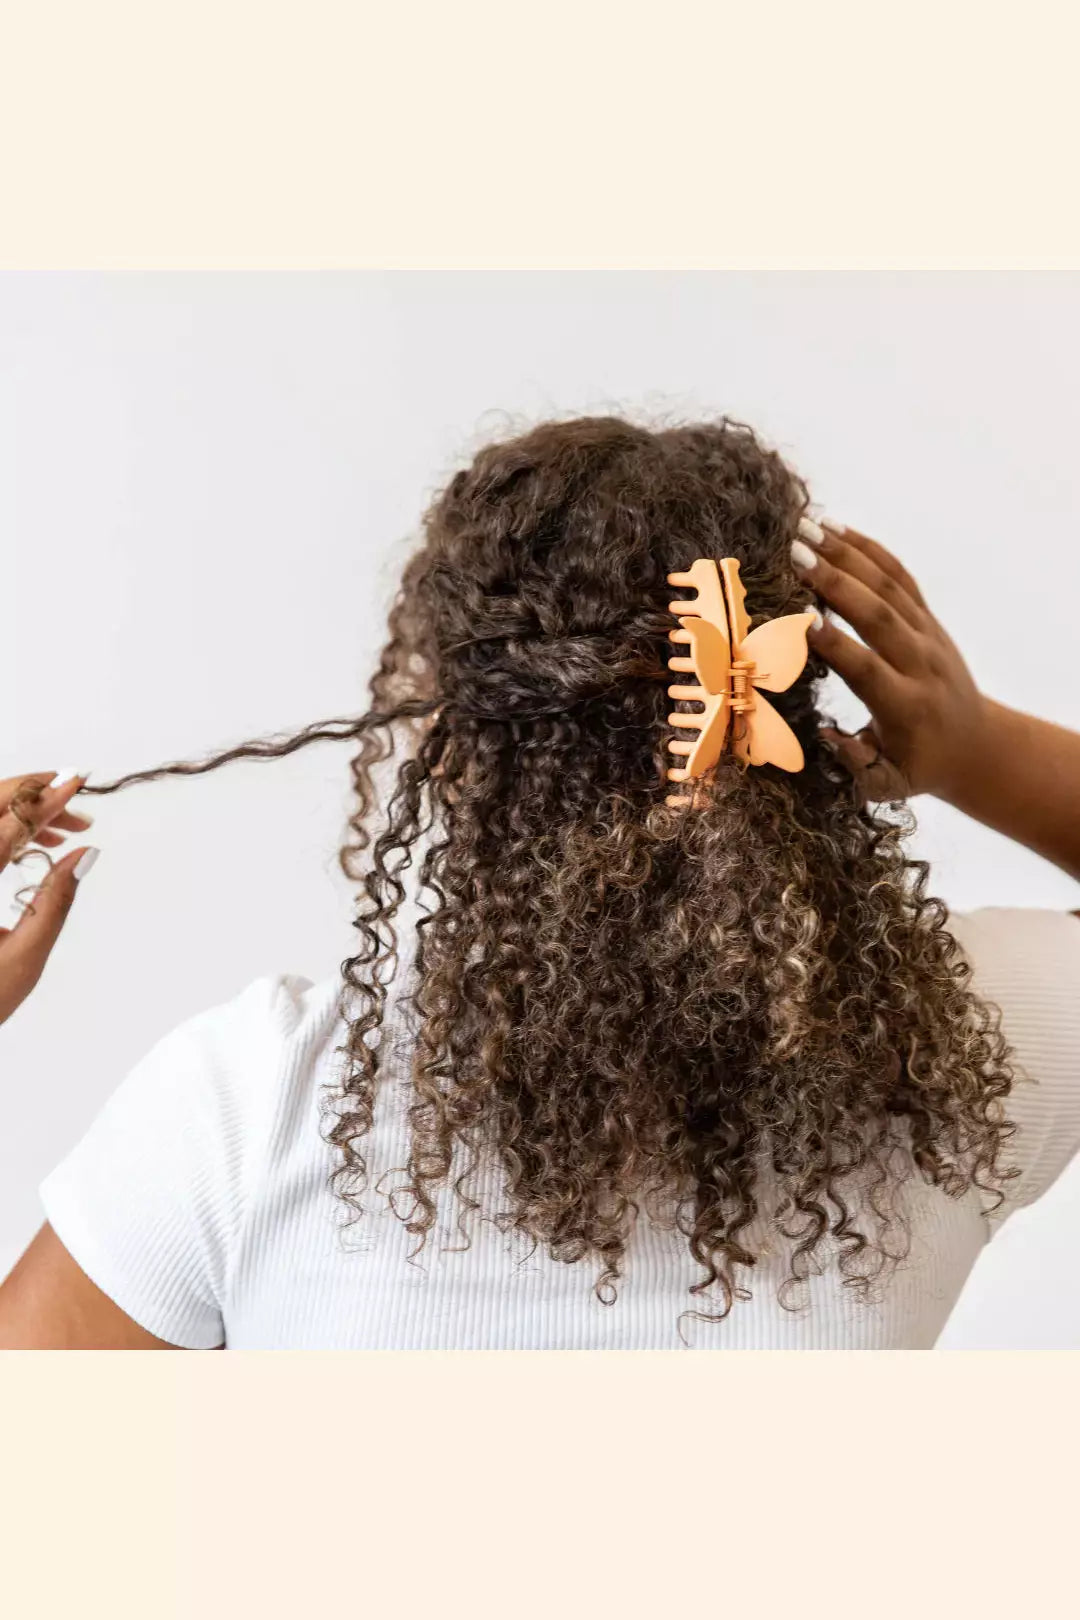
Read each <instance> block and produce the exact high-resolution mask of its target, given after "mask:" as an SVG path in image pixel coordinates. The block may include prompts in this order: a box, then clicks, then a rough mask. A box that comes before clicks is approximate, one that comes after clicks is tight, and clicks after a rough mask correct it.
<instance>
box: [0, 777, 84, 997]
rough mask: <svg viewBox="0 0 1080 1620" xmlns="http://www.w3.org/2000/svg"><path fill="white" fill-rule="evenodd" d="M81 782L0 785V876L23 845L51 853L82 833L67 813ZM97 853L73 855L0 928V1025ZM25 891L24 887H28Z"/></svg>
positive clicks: (32, 981)
mask: <svg viewBox="0 0 1080 1620" xmlns="http://www.w3.org/2000/svg"><path fill="white" fill-rule="evenodd" d="M85 781H86V778H85V776H74V775H70V774H65V775H64V776H63V777H60V778H57V774H56V772H55V771H38V772H35V773H34V774H33V775H30V776H12V777H9V778H8V779H7V780H6V781H0V870H2V869H3V868H4V867H6V866H7V865H8V864H9V863H10V862H11V861H13V860H16V859H18V857H19V854H20V852H21V851H22V850H23V849H25V848H26V846H27V844H37V845H38V846H39V847H40V848H42V849H56V848H58V847H59V846H60V845H61V844H63V843H64V840H65V835H66V834H67V833H69V832H83V831H85V829H86V828H87V827H89V825H90V817H89V816H81V815H77V814H76V813H75V812H74V811H72V810H69V809H68V805H69V802H70V801H71V799H72V798H73V797H74V796H75V794H76V793H78V791H79V789H80V788H81V787H82V786H83V784H84V782H85ZM97 853H98V852H97V850H96V849H90V848H87V847H86V846H85V845H84V846H83V847H82V848H80V849H73V850H72V851H71V853H70V854H68V855H65V856H64V857H63V859H62V860H59V861H57V863H56V865H55V866H54V867H53V868H52V870H51V871H50V872H49V873H48V874H47V876H46V878H45V880H44V882H43V883H42V885H41V887H40V889H39V890H38V891H37V893H36V894H34V896H33V897H32V900H31V903H30V905H29V907H28V908H27V909H26V910H24V912H23V914H22V916H21V917H20V918H19V920H18V922H17V923H16V924H15V926H14V928H11V929H7V928H0V1024H2V1023H3V1022H4V1020H5V1019H7V1018H10V1017H11V1015H12V1013H13V1012H14V1011H15V1009H16V1007H18V1006H19V1004H20V1003H21V1002H23V1001H25V1000H26V997H27V996H28V995H29V994H30V992H31V990H32V989H33V988H34V986H35V985H36V984H37V982H38V980H39V979H40V977H41V974H42V971H43V970H44V967H45V963H46V961H47V960H48V957H49V952H50V951H51V950H52V948H53V946H54V945H55V943H56V940H57V937H58V935H59V933H60V930H61V928H62V927H63V926H64V919H65V917H66V916H67V914H68V911H69V909H70V907H71V902H72V900H73V899H74V898H75V890H76V887H77V885H78V881H79V879H80V878H81V877H85V875H86V873H87V872H88V871H89V870H90V867H91V866H92V865H93V863H94V860H95V859H96V857H97ZM28 886H29V885H28Z"/></svg>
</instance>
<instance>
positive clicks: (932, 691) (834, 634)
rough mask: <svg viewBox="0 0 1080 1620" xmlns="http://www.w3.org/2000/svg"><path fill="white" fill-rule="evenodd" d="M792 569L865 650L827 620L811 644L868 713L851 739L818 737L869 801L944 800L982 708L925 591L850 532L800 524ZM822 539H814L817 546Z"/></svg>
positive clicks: (979, 730) (978, 742)
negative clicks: (930, 796)
mask: <svg viewBox="0 0 1080 1620" xmlns="http://www.w3.org/2000/svg"><path fill="white" fill-rule="evenodd" d="M800 533H801V534H802V535H803V536H804V537H805V539H806V540H808V541H809V542H810V545H806V544H804V543H801V542H796V545H795V547H793V549H792V557H793V560H794V562H795V565H796V567H797V568H798V569H799V572H800V573H801V574H802V576H803V578H804V579H806V581H807V582H808V584H810V585H812V586H813V588H814V590H815V591H816V592H817V593H818V595H819V596H821V597H823V598H824V600H825V601H826V602H827V603H828V604H829V606H830V607H833V608H835V609H836V611H837V613H839V614H840V615H841V616H842V617H843V618H844V619H846V620H847V622H848V624H850V625H851V627H852V629H853V630H855V631H857V632H858V634H859V635H860V636H861V637H862V638H863V640H864V641H865V643H866V645H865V646H860V644H859V643H858V642H857V641H855V640H853V639H852V637H851V636H849V635H845V633H844V632H843V631H842V630H840V629H838V628H837V626H836V625H835V624H831V623H829V621H828V620H826V622H825V623H824V624H823V625H822V627H821V629H820V630H813V631H811V632H810V635H811V641H812V645H813V647H814V649H815V651H817V652H819V653H820V654H821V656H822V657H823V658H824V659H825V661H826V663H828V664H830V665H831V666H832V668H833V669H835V670H836V672H837V674H838V675H840V676H841V677H842V678H843V679H844V680H845V681H846V682H847V684H848V686H850V687H851V690H852V691H853V692H854V693H855V695H856V697H858V698H861V699H862V701H863V702H864V703H865V704H866V707H867V708H868V709H869V710H870V716H871V719H870V724H869V725H868V726H866V727H864V729H863V730H862V731H861V732H860V733H859V734H858V736H856V737H844V736H843V735H842V733H840V732H835V731H831V730H827V731H826V732H825V734H824V735H825V736H826V738H827V740H828V741H829V742H831V743H832V745H833V747H834V748H835V749H836V752H837V753H838V754H839V755H840V757H841V758H842V759H843V761H844V763H845V764H846V765H847V766H848V768H849V769H850V770H851V772H852V774H853V775H854V776H855V778H856V780H857V781H858V783H859V785H860V787H861V789H862V791H863V793H864V795H865V797H866V798H867V799H900V798H906V797H907V796H908V795H909V794H913V793H936V794H938V795H939V796H940V797H942V798H946V799H947V798H951V796H952V792H953V786H954V784H955V782H956V781H957V780H958V776H959V773H961V772H962V771H963V770H964V760H965V758H966V757H967V756H968V755H969V754H970V753H971V751H972V749H975V748H978V747H980V746H982V743H983V736H984V731H985V724H984V722H985V719H986V703H985V700H984V698H983V697H982V695H981V693H980V692H979V690H978V688H977V687H976V685H975V682H974V680H973V679H972V677H971V673H970V671H969V670H968V667H967V665H966V664H965V663H964V660H963V658H962V657H961V656H960V653H959V652H958V651H957V648H956V646H955V645H954V643H953V642H952V641H951V640H950V638H949V636H948V635H947V634H946V632H945V630H944V629H943V628H942V626H941V625H940V624H939V623H938V621H937V619H935V618H934V615H933V614H932V613H931V612H930V609H929V608H928V607H927V605H926V603H925V602H924V601H923V597H922V592H921V591H920V590H919V587H918V585H916V583H915V581H914V580H913V579H912V577H911V575H910V574H909V573H908V572H907V570H906V569H905V568H904V567H903V566H902V564H900V563H899V562H897V560H896V558H895V557H894V556H893V555H892V553H891V552H889V551H886V549H885V547H884V546H882V545H879V544H878V542H877V541H876V540H870V539H868V538H867V536H866V535H864V534H859V533H857V532H856V531H855V530H853V529H842V528H840V527H839V526H834V525H832V524H828V526H827V527H825V528H821V527H819V526H818V525H817V524H813V523H808V522H804V523H803V524H802V525H801V527H800ZM818 536H820V539H818Z"/></svg>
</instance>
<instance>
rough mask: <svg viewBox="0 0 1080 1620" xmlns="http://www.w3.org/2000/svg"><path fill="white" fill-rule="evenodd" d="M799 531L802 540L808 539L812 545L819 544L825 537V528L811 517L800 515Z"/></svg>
mask: <svg viewBox="0 0 1080 1620" xmlns="http://www.w3.org/2000/svg"><path fill="white" fill-rule="evenodd" d="M799 533H800V534H801V535H802V537H803V539H804V540H809V542H810V544H811V545H812V546H820V544H821V542H822V541H823V540H824V538H825V530H824V529H823V528H822V527H821V525H820V523H815V522H814V520H813V518H808V517H801V518H800V519H799Z"/></svg>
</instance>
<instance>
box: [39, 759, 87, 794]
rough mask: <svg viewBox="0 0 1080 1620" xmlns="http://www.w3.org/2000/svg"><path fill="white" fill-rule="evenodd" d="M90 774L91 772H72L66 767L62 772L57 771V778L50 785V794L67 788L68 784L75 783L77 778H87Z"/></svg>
mask: <svg viewBox="0 0 1080 1620" xmlns="http://www.w3.org/2000/svg"><path fill="white" fill-rule="evenodd" d="M89 774H90V773H89V771H73V770H70V769H69V768H68V767H67V766H66V765H65V766H64V769H63V770H62V771H57V773H56V776H55V777H54V778H53V780H52V781H51V782H50V783H49V792H50V793H52V792H53V791H54V789H56V788H62V787H67V785H68V783H69V782H73V781H74V780H75V778H76V777H77V776H82V777H85V776H89Z"/></svg>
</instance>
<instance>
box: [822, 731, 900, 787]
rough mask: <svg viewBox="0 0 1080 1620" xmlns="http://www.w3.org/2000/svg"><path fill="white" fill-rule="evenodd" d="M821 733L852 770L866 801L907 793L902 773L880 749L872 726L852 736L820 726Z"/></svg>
mask: <svg viewBox="0 0 1080 1620" xmlns="http://www.w3.org/2000/svg"><path fill="white" fill-rule="evenodd" d="M821 736H822V738H823V740H824V741H825V742H826V743H828V745H829V747H830V749H831V750H832V752H833V753H834V754H835V755H836V757H837V759H839V760H840V762H841V764H843V765H845V766H846V767H847V769H848V770H849V771H850V772H851V775H852V776H853V778H854V779H855V783H856V786H857V787H858V790H859V796H860V798H861V799H862V800H863V801H864V802H865V803H875V802H876V803H882V802H884V801H891V802H895V801H896V800H898V799H905V798H907V797H908V793H909V788H908V784H907V782H906V781H905V780H904V776H903V773H902V772H901V771H899V770H898V769H897V768H896V766H895V765H894V764H893V763H892V761H891V760H889V759H887V758H886V757H885V755H884V754H883V753H882V749H881V740H880V738H879V737H878V736H877V734H876V732H875V731H874V729H873V727H872V726H867V727H865V728H864V729H863V730H862V731H860V732H857V733H856V734H855V735H854V736H849V735H847V734H846V733H845V732H842V731H837V730H836V729H835V728H834V727H832V726H823V727H822V728H821Z"/></svg>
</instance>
